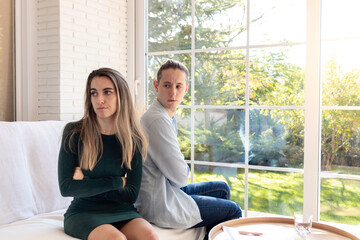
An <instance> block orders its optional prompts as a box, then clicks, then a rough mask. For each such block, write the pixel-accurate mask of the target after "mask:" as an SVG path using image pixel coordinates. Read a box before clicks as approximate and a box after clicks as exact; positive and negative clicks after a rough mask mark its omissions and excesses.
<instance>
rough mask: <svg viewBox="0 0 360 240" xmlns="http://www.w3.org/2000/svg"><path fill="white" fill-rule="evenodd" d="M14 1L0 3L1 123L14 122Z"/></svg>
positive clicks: (4, 0)
mask: <svg viewBox="0 0 360 240" xmlns="http://www.w3.org/2000/svg"><path fill="white" fill-rule="evenodd" d="M12 4H13V1H11V0H1V2H0V121H14V120H15V119H14V118H15V111H14V110H15V106H14V82H15V81H14V73H13V61H14V57H13V56H14V52H13V43H14V39H13V25H14V24H13V8H12Z"/></svg>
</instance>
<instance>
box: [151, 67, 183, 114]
mask: <svg viewBox="0 0 360 240" xmlns="http://www.w3.org/2000/svg"><path fill="white" fill-rule="evenodd" d="M154 87H155V90H156V92H157V93H158V94H157V100H158V101H159V102H160V103H161V105H162V106H163V107H164V108H165V110H166V112H167V113H168V114H169V116H170V117H173V116H174V113H175V111H176V107H177V106H178V105H179V104H180V103H181V102H182V100H183V98H184V96H185V94H186V92H187V90H188V89H189V84H187V82H186V73H185V72H183V71H181V70H180V69H173V68H169V69H166V70H164V71H162V74H161V79H160V82H158V81H156V80H155V81H154Z"/></svg>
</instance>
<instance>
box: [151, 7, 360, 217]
mask: <svg viewBox="0 0 360 240" xmlns="http://www.w3.org/2000/svg"><path fill="white" fill-rule="evenodd" d="M170 2H171V1H170ZM170 2H169V1H151V0H150V1H149V6H148V7H149V9H148V11H149V15H148V24H149V36H148V38H149V41H148V49H149V53H152V52H162V51H173V50H182V51H185V52H184V53H182V54H172V53H171V52H170V53H168V54H167V55H153V56H149V57H148V73H147V74H148V79H149V82H148V86H149V92H148V99H149V102H150V103H151V102H152V101H153V99H155V96H156V93H155V91H154V89H153V85H152V82H153V81H154V80H155V79H156V72H157V70H158V69H159V67H160V66H161V64H162V63H163V62H164V61H165V60H166V59H168V58H173V59H176V60H178V61H180V62H182V63H184V64H185V65H186V66H187V67H188V68H189V71H190V74H191V73H192V72H194V79H193V83H194V84H192V85H190V89H189V94H187V96H186V97H185V99H184V102H183V104H184V105H191V104H192V103H195V105H198V106H200V107H199V108H196V109H195V116H194V118H195V126H194V147H195V149H194V150H195V160H200V161H209V162H224V163H244V161H245V147H244V144H245V110H243V109H240V108H239V109H236V108H230V109H224V108H223V106H244V104H245V101H246V96H245V93H246V89H247V86H246V78H247V76H248V79H249V86H248V89H249V91H248V93H249V96H248V99H249V104H250V106H254V107H256V108H255V109H251V110H249V133H248V137H249V159H248V160H249V164H251V165H262V166H273V167H292V168H303V163H304V161H303V158H304V153H303V152H304V122H305V118H304V115H305V114H304V110H303V109H298V108H296V107H299V106H304V103H305V99H304V79H305V69H304V68H303V67H302V66H299V65H297V64H295V63H293V62H291V59H289V56H290V55H291V54H290V53H291V52H292V51H293V50H294V49H296V48H297V47H298V46H297V47H296V46H291V45H287V46H283V47H267V48H259V49H251V51H250V53H249V54H250V58H249V62H246V51H244V50H241V49H233V50H218V48H221V47H232V46H236V44H239V43H241V38H242V37H243V36H244V34H245V32H246V16H245V15H242V14H245V12H246V6H245V3H246V1H241V0H240V1H239V0H206V1H205V0H197V1H195V2H196V12H195V22H196V29H195V48H196V49H208V48H215V49H217V50H211V51H202V52H198V53H196V54H195V55H194V57H195V59H194V61H195V65H194V67H195V69H191V66H192V65H191V62H192V59H191V58H192V55H191V54H190V53H189V52H186V50H190V49H191V42H192V41H191V23H192V19H191V1H190V0H184V1H177V2H176V3H171V4H169V3H170ZM234 9H236V11H237V13H239V14H238V16H239V17H238V18H237V19H232V22H231V24H230V25H226V24H225V25H226V26H225V27H221V26H220V25H218V24H216V23H217V21H218V20H219V19H223V17H224V16H225V15H227V14H226V13H228V12H230V11H232V10H234ZM272 9H276V6H274V8H272ZM265 14H266V12H265V13H260V14H259V15H258V16H251V19H250V23H249V24H250V26H251V24H254V23H256V24H261V21H262V20H263V16H264V15H265ZM286 42H287V41H286V40H284V41H283V42H282V43H286ZM300 47H303V52H305V47H304V46H300ZM304 56H305V55H304ZM321 79H322V105H323V106H360V97H359V93H360V67H359V68H358V69H352V70H348V71H345V70H343V67H342V66H341V64H340V63H339V62H338V61H337V59H335V58H332V59H330V60H329V62H327V63H326V64H325V65H324V67H323V69H322V75H321ZM190 84H191V83H190ZM193 87H195V89H193V90H194V93H195V94H194V99H191V94H190V92H191V89H192V88H193ZM202 105H210V106H219V109H205V108H201V106H202ZM261 106H290V107H294V108H293V109H292V108H289V109H280V108H278V109H277V108H275V109H265V108H261ZM177 114H178V117H179V118H180V120H179V119H178V129H179V135H178V137H179V143H180V147H181V149H182V152H183V153H184V156H185V158H186V159H190V145H191V144H190V136H191V134H190V125H189V122H190V121H189V118H190V109H189V108H180V109H179V110H178V112H177ZM321 114H322V119H321V121H322V122H321V129H322V130H321V131H322V132H321V148H322V152H321V169H322V171H330V172H338V173H344V174H356V175H359V171H360V111H354V110H346V111H344V110H341V111H340V110H324V111H322V113H321ZM314 124H316V123H314ZM209 169H210V170H209V171H207V172H206V171H205V172H202V171H201V170H197V169H196V170H195V176H196V177H195V179H196V181H200V180H211V179H213V178H214V179H222V178H225V179H226V181H227V182H228V183H229V185H230V187H231V189H232V191H233V197H232V198H233V200H234V201H236V202H238V203H240V205H243V204H242V203H243V199H244V194H243V191H244V179H243V174H240V173H239V174H238V175H237V176H235V177H234V176H233V177H228V178H226V176H222V175H216V174H215V175H214V174H212V171H211V167H209ZM359 185H360V183H359V181H350V180H341V179H325V180H323V181H322V186H321V220H325V221H337V222H342V223H355V224H356V223H359V222H360V219H359V216H360V204H359V200H358V199H359V197H360V190H359ZM302 191H303V184H302V175H299V174H293V173H281V172H261V171H259V172H256V171H252V173H251V174H250V175H249V199H248V200H249V210H253V211H258V212H269V213H276V214H282V215H289V216H290V215H292V214H293V212H294V211H295V210H301V208H302V201H303V196H302ZM340 201H341V204H340ZM353 215H356V216H353Z"/></svg>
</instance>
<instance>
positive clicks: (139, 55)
mask: <svg viewBox="0 0 360 240" xmlns="http://www.w3.org/2000/svg"><path fill="white" fill-rule="evenodd" d="M306 4H307V6H306V11H307V19H306V22H307V23H306V36H307V37H306V68H305V69H306V70H305V104H304V106H300V107H298V108H299V109H303V110H304V111H305V126H304V131H305V137H304V168H303V169H294V168H279V167H266V166H253V165H249V164H248V161H245V163H244V164H229V163H211V165H214V166H226V167H229V166H230V167H234V168H243V169H244V173H245V181H246V183H247V181H248V173H249V169H259V170H270V171H284V172H300V173H303V174H304V190H303V196H304V198H303V211H304V213H306V214H311V215H313V219H314V220H315V221H319V220H320V184H321V178H328V177H337V178H344V179H354V180H360V176H359V175H351V176H350V175H346V174H335V173H324V172H321V168H320V166H321V126H320V124H321V111H322V110H328V109H336V110H360V107H350V108H349V107H325V106H324V107H323V106H322V104H321V76H320V75H321V74H320V72H321V61H320V59H321V24H320V22H321V0H307V2H306ZM192 5H193V6H194V5H195V0H192ZM248 6H249V4H248ZM134 7H135V14H136V20H135V22H136V24H135V26H136V32H135V35H136V38H135V61H134V62H135V86H134V87H135V93H136V105H137V108H138V109H139V110H140V111H144V110H145V108H146V105H145V103H146V98H147V96H146V81H147V75H146V61H147V57H148V56H147V55H146V54H147V46H146V41H145V39H146V37H147V33H146V17H145V16H146V10H147V6H146V1H144V0H136V1H135V6H134ZM194 14H195V10H194V9H192V15H193V16H194ZM193 19H194V17H193ZM192 25H193V26H194V23H193V24H192ZM191 34H192V48H191V49H190V50H186V51H171V53H172V54H174V53H184V52H186V53H189V54H191V55H192V60H191V65H192V69H194V68H193V66H194V65H195V57H194V56H195V53H199V52H202V51H205V50H202V49H195V47H194V46H195V44H194V41H195V40H194V39H195V37H194V36H195V31H194V27H192V32H191ZM249 49H250V48H249V45H248V44H247V46H246V48H244V50H245V51H247V52H249ZM212 50H217V49H212ZM206 51H208V49H206ZM167 53H168V52H162V53H151V55H156V54H159V55H160V54H167ZM194 74H195V73H194V71H192V72H191V80H193V79H194ZM247 81H249V80H248V78H247ZM246 91H247V96H248V95H249V94H248V93H249V89H247V90H246ZM190 94H191V99H192V101H194V100H193V99H195V98H194V88H192V89H191V92H190ZM247 98H248V97H247ZM182 107H184V108H190V109H191V111H192V115H191V116H192V117H191V121H192V131H191V132H192V133H191V160H189V161H188V163H189V164H190V166H191V173H192V175H191V180H193V173H194V169H195V164H196V165H209V163H207V162H205V163H204V162H202V161H195V160H194V129H193V128H194V121H195V120H194V114H193V113H194V109H195V108H198V107H199V106H196V105H194V104H192V105H191V106H182ZM201 107H202V108H207V109H212V107H211V106H201ZM261 107H262V108H264V106H261ZM216 108H219V107H216ZM221 108H225V109H226V108H231V106H229V107H224V106H221ZM254 108H256V107H254V106H249V101H248V99H247V101H246V104H245V105H244V106H242V107H240V108H238V109H244V110H245V111H246V116H247V117H246V119H248V116H249V110H251V109H254ZM265 108H266V106H265ZM268 108H269V109H271V108H272V107H270V106H269V107H268ZM276 108H279V107H276ZM280 109H281V107H280ZM283 109H286V107H283ZM292 109H296V107H295V108H294V107H292ZM246 127H247V128H249V121H248V120H247V121H246ZM245 132H248V131H245ZM247 137H248V136H247ZM245 149H246V151H245V158H248V154H247V153H248V146H247V145H245ZM242 207H243V210H244V216H245V217H246V216H248V189H247V184H246V187H245V202H244V206H242Z"/></svg>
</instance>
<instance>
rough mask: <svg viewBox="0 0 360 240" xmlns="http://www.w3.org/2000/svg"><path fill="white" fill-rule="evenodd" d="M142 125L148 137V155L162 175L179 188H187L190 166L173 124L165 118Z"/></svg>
mask: <svg viewBox="0 0 360 240" xmlns="http://www.w3.org/2000/svg"><path fill="white" fill-rule="evenodd" d="M142 124H143V126H144V129H145V131H146V132H147V135H148V140H149V148H148V154H149V155H150V157H151V159H152V161H153V162H154V163H155V165H156V166H157V168H159V170H160V171H161V172H162V174H163V175H164V176H165V177H166V178H167V179H168V180H169V181H170V183H171V184H172V185H174V186H177V187H182V186H185V185H186V184H187V183H188V180H189V166H188V165H187V163H186V162H185V159H184V155H183V154H182V152H181V150H180V146H179V143H178V140H177V136H176V132H175V130H174V127H173V126H172V124H171V123H170V122H169V121H167V120H166V119H164V118H158V119H156V121H152V122H147V121H146V119H142Z"/></svg>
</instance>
